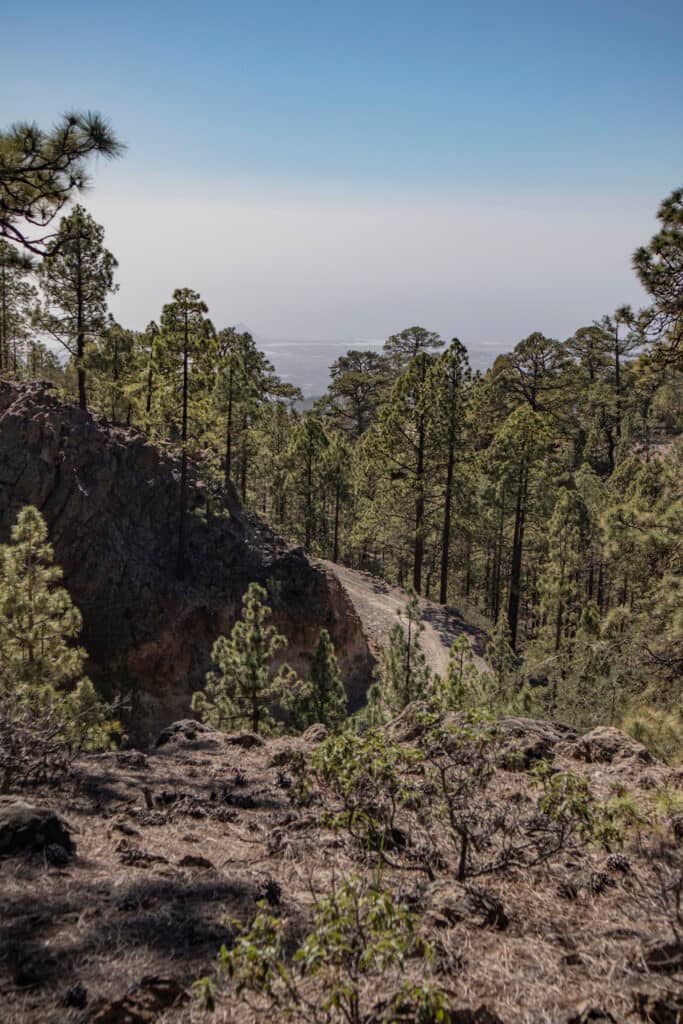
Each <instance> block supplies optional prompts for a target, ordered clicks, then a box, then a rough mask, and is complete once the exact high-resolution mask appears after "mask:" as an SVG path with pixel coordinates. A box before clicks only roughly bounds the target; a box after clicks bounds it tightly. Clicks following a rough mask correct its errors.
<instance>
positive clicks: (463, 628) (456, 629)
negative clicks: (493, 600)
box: [323, 562, 486, 675]
mask: <svg viewBox="0 0 683 1024" xmlns="http://www.w3.org/2000/svg"><path fill="white" fill-rule="evenodd" d="M323 564H324V566H325V568H326V569H328V570H329V571H330V572H332V573H334V575H335V576H336V577H337V579H338V580H339V582H340V583H341V584H342V586H343V587H344V589H345V590H346V592H347V593H348V595H349V597H350V598H351V600H352V601H353V604H354V606H355V608H356V611H357V612H358V615H359V618H360V620H361V622H362V624H363V629H364V630H365V633H366V635H367V637H368V640H369V641H370V644H371V646H372V647H373V648H374V649H375V650H377V649H378V648H379V647H381V646H383V645H384V644H386V642H387V639H388V636H389V632H390V631H391V627H392V626H394V625H395V623H396V622H397V620H398V613H399V612H402V611H403V609H404V608H405V605H406V603H407V600H408V597H407V594H406V592H405V591H404V590H401V589H400V588H399V587H394V586H391V584H389V583H386V582H385V581H384V580H381V579H379V578H378V577H377V576H371V575H370V573H366V572H359V571H358V570H356V569H347V568H346V567H345V566H343V565H335V564H334V563H333V562H323ZM420 605H421V607H422V621H423V623H424V627H425V628H424V633H423V634H422V638H421V643H422V649H423V651H424V653H425V656H426V659H427V664H428V665H429V667H430V668H431V669H432V671H433V672H438V673H439V674H440V675H444V674H445V672H446V666H447V664H448V651H449V648H450V646H451V644H452V643H453V641H454V640H455V638H456V637H457V636H459V635H460V634H461V633H465V635H466V636H467V639H468V640H469V642H470V645H471V647H472V650H473V652H474V655H475V661H476V663H477V665H478V667H479V668H482V669H483V668H484V667H485V662H484V660H483V654H484V648H485V646H486V635H485V634H484V633H483V632H482V631H481V630H480V629H478V628H477V627H475V626H473V625H471V624H470V623H468V622H467V621H466V620H465V619H464V618H463V616H462V614H461V613H460V612H459V611H458V609H457V608H444V607H443V606H442V605H439V604H435V603H434V602H433V601H426V600H424V599H421V600H420ZM401 621H404V616H403V615H401Z"/></svg>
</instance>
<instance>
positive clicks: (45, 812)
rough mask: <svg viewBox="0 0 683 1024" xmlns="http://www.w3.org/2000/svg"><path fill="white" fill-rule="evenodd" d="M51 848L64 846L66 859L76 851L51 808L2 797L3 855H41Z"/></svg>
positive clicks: (66, 828)
mask: <svg viewBox="0 0 683 1024" xmlns="http://www.w3.org/2000/svg"><path fill="white" fill-rule="evenodd" d="M51 846H59V847H61V848H62V850H64V852H65V853H66V854H67V856H68V855H71V854H73V853H74V852H75V849H76V846H75V844H74V842H73V840H72V838H71V833H70V831H69V826H68V825H67V824H66V822H65V821H64V819H63V818H61V817H60V816H59V815H58V814H55V812H54V811H52V810H50V808H49V807H39V806H36V805H34V804H29V803H25V802H24V801H23V800H19V799H16V798H14V797H0V856H5V857H8V856H13V855H16V854H25V853H42V852H43V851H44V850H47V849H48V848H49V847H51Z"/></svg>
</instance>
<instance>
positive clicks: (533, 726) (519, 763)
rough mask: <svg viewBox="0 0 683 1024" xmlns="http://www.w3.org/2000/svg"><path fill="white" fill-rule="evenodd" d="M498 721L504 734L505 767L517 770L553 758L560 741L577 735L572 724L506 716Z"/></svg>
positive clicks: (502, 764) (503, 755)
mask: <svg viewBox="0 0 683 1024" xmlns="http://www.w3.org/2000/svg"><path fill="white" fill-rule="evenodd" d="M498 724H499V727H500V729H501V731H502V733H503V737H504V738H503V744H502V748H503V749H502V753H501V758H500V760H501V767H503V768H509V769H511V770H513V771H517V770H524V769H526V768H530V767H531V766H532V765H533V764H535V763H536V762H537V761H550V760H552V758H553V755H554V751H555V747H557V746H558V744H560V743H564V742H566V741H569V740H574V739H575V738H576V736H577V733H576V732H575V731H574V729H571V728H570V727H569V726H568V725H562V724H561V723H559V722H542V721H537V720H536V719H533V718H502V719H501V720H500V722H499V723H498Z"/></svg>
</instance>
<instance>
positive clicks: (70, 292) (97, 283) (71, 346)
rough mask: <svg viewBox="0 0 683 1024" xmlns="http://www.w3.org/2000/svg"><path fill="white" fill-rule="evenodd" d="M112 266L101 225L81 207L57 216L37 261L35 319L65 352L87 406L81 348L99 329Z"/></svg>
mask: <svg viewBox="0 0 683 1024" xmlns="http://www.w3.org/2000/svg"><path fill="white" fill-rule="evenodd" d="M117 266H118V263H117V262H116V260H115V259H114V256H113V255H112V254H111V253H110V252H109V250H108V249H106V248H105V246H104V228H103V227H102V226H101V225H100V224H97V223H96V222H95V221H94V220H93V218H92V217H91V216H90V214H89V213H88V212H87V211H86V210H84V209H83V207H82V206H75V207H74V209H73V210H72V211H71V213H70V214H69V215H68V217H64V218H63V219H62V221H61V222H60V225H59V230H58V232H57V235H56V237H55V239H54V241H53V242H52V243H51V244H50V245H49V246H48V249H47V252H46V255H45V259H44V260H43V262H42V264H41V266H40V283H41V288H42V292H43V298H44V302H43V306H42V308H41V310H40V314H39V318H38V319H39V324H40V326H41V328H42V329H43V330H44V331H46V332H47V333H48V334H49V335H50V336H51V337H52V338H55V339H56V340H57V341H58V342H59V343H60V344H61V345H63V346H64V348H65V349H66V350H67V352H68V353H69V355H70V356H71V358H72V360H73V363H74V366H75V369H76V373H77V377H78V403H79V405H80V407H81V408H82V409H85V408H86V405H87V395H86V369H85V363H84V359H85V354H86V347H87V345H88V344H89V343H91V342H93V341H94V340H95V338H96V337H98V335H99V333H100V332H101V331H103V330H104V327H105V324H106V313H107V296H108V295H109V294H110V293H112V292H115V291H116V288H117V286H116V285H115V284H114V271H115V270H116V268H117Z"/></svg>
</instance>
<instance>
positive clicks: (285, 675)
mask: <svg viewBox="0 0 683 1024" xmlns="http://www.w3.org/2000/svg"><path fill="white" fill-rule="evenodd" d="M267 596H268V595H267V592H266V590H265V589H264V588H263V587H261V586H259V584H258V583H250V584H249V587H248V589H247V591H246V593H245V595H244V597H243V598H242V618H241V619H240V620H238V621H237V622H236V623H235V625H234V626H233V628H232V632H231V634H230V636H229V637H228V636H219V637H218V639H217V640H216V642H215V643H214V645H213V649H212V652H211V657H212V659H213V662H214V664H215V665H216V668H217V671H215V672H209V674H208V675H207V677H206V687H205V689H204V690H199V691H197V692H196V693H195V694H194V695H193V697H192V708H193V710H194V711H196V713H197V714H198V716H199V718H200V719H201V721H203V722H206V723H208V724H209V725H212V726H214V728H216V729H223V730H228V731H229V730H231V729H237V728H241V727H245V726H246V727H247V728H250V729H251V730H252V731H253V732H255V733H258V732H263V731H267V730H268V729H270V728H272V726H273V724H274V722H273V717H272V711H273V709H274V707H275V705H276V704H277V703H283V702H284V700H285V698H286V696H287V693H288V691H289V690H290V689H291V688H292V687H293V686H294V685H295V683H296V677H295V676H294V674H293V673H292V670H291V669H290V668H289V667H288V666H287V665H283V666H282V667H281V668H280V669H279V670H278V672H277V673H276V674H275V675H273V674H272V671H271V669H272V662H273V658H274V657H275V655H276V654H277V652H278V651H280V650H282V649H283V648H284V647H286V646H287V640H286V638H285V637H284V636H283V635H282V634H281V633H278V631H277V629H276V628H275V626H272V625H268V624H267V620H268V619H269V618H270V615H271V609H270V608H269V607H268V605H267V604H265V600H266V597H267Z"/></svg>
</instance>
